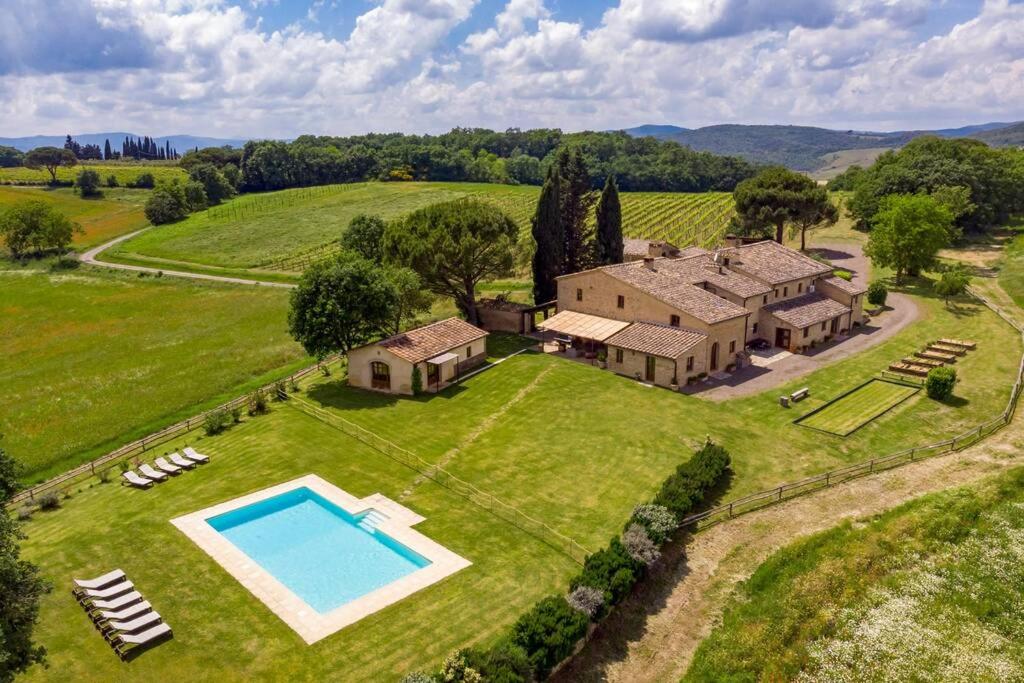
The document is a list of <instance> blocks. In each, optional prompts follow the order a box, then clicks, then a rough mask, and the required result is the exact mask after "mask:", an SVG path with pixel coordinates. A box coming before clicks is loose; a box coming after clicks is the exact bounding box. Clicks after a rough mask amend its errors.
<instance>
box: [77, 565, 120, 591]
mask: <svg viewBox="0 0 1024 683" xmlns="http://www.w3.org/2000/svg"><path fill="white" fill-rule="evenodd" d="M122 580H124V572H123V571H121V570H120V569H115V570H114V571H112V572H107V573H106V574H104V575H103V576H97V577H96V578H95V579H72V581H74V582H75V591H79V590H86V589H89V588H91V589H92V590H99V589H100V588H106V587H107V586H110V585H113V584H115V583H117V582H118V581H122Z"/></svg>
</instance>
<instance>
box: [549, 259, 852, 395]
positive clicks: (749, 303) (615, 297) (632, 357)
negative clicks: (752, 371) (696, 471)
mask: <svg viewBox="0 0 1024 683" xmlns="http://www.w3.org/2000/svg"><path fill="white" fill-rule="evenodd" d="M676 253H677V255H676V256H674V257H655V256H647V257H644V258H643V259H642V260H636V261H627V262H625V263H621V264H616V265H610V266H604V267H600V268H595V269H592V270H587V271H583V272H579V273H573V274H571V275H564V276H562V277H560V278H558V313H556V314H555V315H554V316H552V317H551V318H549V319H547V320H545V321H543V322H542V323H541V324H540V325H539V327H540V328H541V329H543V330H545V331H546V332H547V333H549V334H551V333H554V335H556V340H557V341H558V342H559V344H561V345H564V346H567V347H568V346H571V347H573V348H575V349H577V350H578V351H579V352H581V353H584V354H586V355H588V356H590V357H595V356H598V355H601V356H605V357H606V359H607V363H608V368H609V369H611V370H613V371H615V372H617V373H619V374H622V375H626V376H629V377H635V378H637V379H643V380H645V381H649V382H652V383H655V384H658V385H661V386H674V385H683V384H686V383H687V382H688V381H690V380H692V379H696V378H698V377H699V376H703V375H705V374H707V375H711V374H716V373H720V372H722V371H729V370H732V369H734V368H735V367H741V366H743V365H744V364H745V363H747V362H748V360H749V355H748V353H747V347H748V345H750V344H752V343H754V342H755V341H757V340H763V341H765V342H767V343H768V344H769V345H772V346H776V347H781V348H783V349H786V350H789V351H792V352H796V353H799V352H801V351H804V350H806V349H808V348H810V347H812V346H814V345H817V344H820V343H823V342H825V341H829V340H831V339H833V338H835V337H839V336H841V335H846V334H848V333H849V331H850V330H851V329H852V328H853V327H856V326H858V325H860V324H861V323H862V321H863V298H864V293H865V289H864V288H863V287H861V286H859V285H855V284H853V283H852V282H849V281H847V280H844V279H842V278H839V277H837V276H835V275H834V274H833V271H832V268H831V267H830V266H828V265H826V264H824V263H821V262H819V261H816V260H814V259H812V258H810V257H808V256H806V255H804V254H801V253H800V252H798V251H795V250H793V249H790V248H788V247H784V246H782V245H780V244H778V243H776V242H774V241H770V240H766V241H762V242H755V243H752V244H740V243H738V242H735V241H731V240H730V241H727V244H726V246H725V247H723V248H721V249H717V250H715V251H708V250H705V249H701V248H698V247H687V248H685V249H682V250H677V251H676Z"/></svg>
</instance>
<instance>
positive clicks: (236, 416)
mask: <svg viewBox="0 0 1024 683" xmlns="http://www.w3.org/2000/svg"><path fill="white" fill-rule="evenodd" d="M231 421H232V422H234V423H235V424H238V423H239V422H241V421H242V407H241V406H235V407H234V408H232V409H231Z"/></svg>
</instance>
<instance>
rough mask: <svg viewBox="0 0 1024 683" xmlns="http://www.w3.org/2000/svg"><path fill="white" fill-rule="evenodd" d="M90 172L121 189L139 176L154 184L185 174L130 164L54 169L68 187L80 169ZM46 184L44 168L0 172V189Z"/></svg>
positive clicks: (162, 167)
mask: <svg viewBox="0 0 1024 683" xmlns="http://www.w3.org/2000/svg"><path fill="white" fill-rule="evenodd" d="M86 168H88V169H91V170H94V171H96V172H97V173H99V174H100V180H101V182H102V183H103V184H104V185H106V184H107V176H110V175H113V176H115V177H116V178H117V182H118V183H119V184H120V185H122V186H125V185H128V184H129V183H134V182H135V180H136V179H137V178H138V177H139V176H140V175H142V174H143V173H152V174H153V178H154V179H155V180H157V181H158V182H159V181H161V180H170V179H172V178H184V177H185V175H186V174H185V171H184V169H182V168H181V167H179V166H175V165H173V164H134V163H103V162H99V163H80V164H77V165H75V166H61V167H60V168H58V169H57V180H58V182H62V183H70V182H73V181H74V180H75V178H76V177H78V174H79V173H81V172H82V170H83V169H86ZM49 182H50V172H49V171H47V170H46V169H45V168H41V169H39V170H37V171H36V170H33V169H31V168H24V167H21V166H16V167H13V168H0V185H47V184H49Z"/></svg>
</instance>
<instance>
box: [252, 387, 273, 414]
mask: <svg viewBox="0 0 1024 683" xmlns="http://www.w3.org/2000/svg"><path fill="white" fill-rule="evenodd" d="M268 411H269V405H268V403H267V392H266V391H264V390H263V389H257V390H256V391H254V392H252V393H251V394H249V414H250V415H263V414H264V413H266V412H268Z"/></svg>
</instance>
